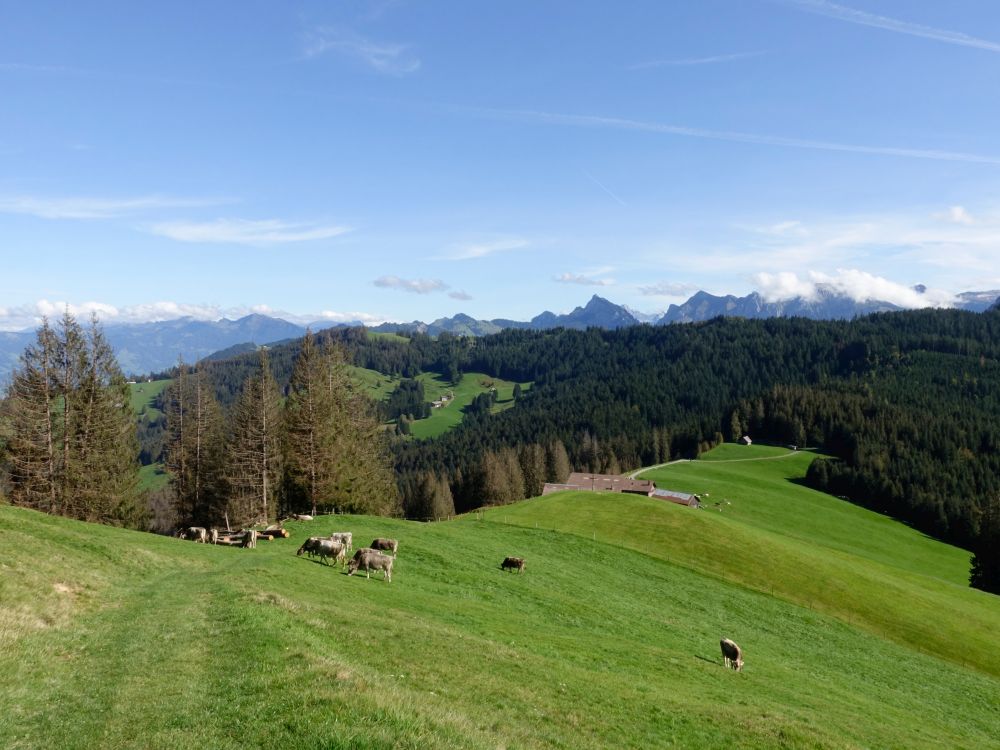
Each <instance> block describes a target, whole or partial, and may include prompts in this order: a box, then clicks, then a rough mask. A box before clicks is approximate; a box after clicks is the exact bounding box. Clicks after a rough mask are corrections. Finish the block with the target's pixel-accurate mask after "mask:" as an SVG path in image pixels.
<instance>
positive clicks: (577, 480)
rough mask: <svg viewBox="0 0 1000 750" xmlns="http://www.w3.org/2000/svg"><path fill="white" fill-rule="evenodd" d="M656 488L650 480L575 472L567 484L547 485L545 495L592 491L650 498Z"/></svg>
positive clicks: (543, 491) (550, 483)
mask: <svg viewBox="0 0 1000 750" xmlns="http://www.w3.org/2000/svg"><path fill="white" fill-rule="evenodd" d="M655 489H656V486H655V485H654V484H653V483H652V482H651V481H649V480H648V479H628V478H627V477H623V476H620V475H618V474H584V473H583V472H579V471H574V472H573V473H572V474H570V475H569V479H567V480H566V481H565V482H562V483H559V484H555V483H552V482H549V483H546V485H545V487H544V488H543V489H542V494H543V495H548V494H549V493H551V492H560V491H562V490H591V491H593V492H631V493H633V494H636V495H645V496H646V497H650V496H651V495H652V494H653V491H654V490H655Z"/></svg>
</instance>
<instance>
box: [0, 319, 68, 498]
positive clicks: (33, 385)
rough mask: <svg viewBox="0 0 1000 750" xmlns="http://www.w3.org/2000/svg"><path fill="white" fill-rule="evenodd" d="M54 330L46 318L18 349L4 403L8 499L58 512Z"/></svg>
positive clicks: (58, 486)
mask: <svg viewBox="0 0 1000 750" xmlns="http://www.w3.org/2000/svg"><path fill="white" fill-rule="evenodd" d="M56 348H57V347H56V335H55V332H54V331H53V330H52V328H51V326H50V325H49V322H48V320H47V319H43V320H42V325H41V327H40V328H39V329H38V331H37V332H36V334H35V344H34V345H31V346H28V347H27V348H26V349H25V350H24V353H23V354H22V355H21V366H20V368H18V369H17V370H16V371H15V372H14V375H13V378H12V380H11V383H10V387H9V388H8V391H7V400H6V401H5V403H4V406H5V412H6V417H7V419H8V421H9V428H8V429H9V431H10V438H9V440H8V444H7V454H8V457H9V458H8V460H9V463H10V499H11V501H12V502H13V503H14V504H15V505H21V506H24V507H26V508H34V509H35V510H41V511H45V512H47V513H58V512H59V510H60V509H59V504H58V503H59V494H60V488H61V485H60V482H59V479H58V473H57V469H56V451H57V450H58V447H57V439H56V435H55V429H56V428H55V414H54V409H55V407H56V388H55V366H56Z"/></svg>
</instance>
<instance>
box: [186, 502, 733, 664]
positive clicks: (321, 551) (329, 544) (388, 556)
mask: <svg viewBox="0 0 1000 750" xmlns="http://www.w3.org/2000/svg"><path fill="white" fill-rule="evenodd" d="M310 520H311V519H310ZM177 536H178V537H179V538H181V539H189V540H191V541H195V542H201V543H203V544H208V543H215V542H216V540H217V539H218V531H217V530H216V529H211V530H209V529H205V528H203V527H201V526H191V527H188V528H185V529H182V530H180V531H179V532H178V533H177ZM256 536H257V535H256V533H252V534H251V538H252V542H250V544H244V546H254V547H256V546H257V545H256ZM353 547H354V535H353V534H352V533H351V532H350V531H335V532H334V533H332V534H330V535H329V536H311V537H309V538H308V539H306V540H305V542H303V543H302V546H301V547H299V549H298V551H297V552H296V553H295V554H296V555H299V556H301V555H302V554H303V553H305V554H307V555H309V556H310V557H318V558H319V561H320V563H322V564H327V565H333V564H335V563H340V564H341V565H343V566H345V568H346V571H347V575H351V576H352V575H354V574H355V573H356V572H358V571H359V570H363V571H364V572H365V576H366V577H367V578H371V573H372V571H373V570H374V571H379V570H381V571H382V578H383V580H385V582H386V583H391V582H392V566H393V564H394V563H395V561H396V554H397V552H398V551H399V542H398V541H397V540H396V539H385V538H382V537H379V538H376V539H373V540H372V543H371V545H370V546H368V547H362V548H360V549H358V550H355V552H354V556H353V557H352V558H351V560H350V561H349V562H348V560H347V554H348V553H349V552H350V551H351V550H352V549H353ZM331 560H332V561H333V562H330V561H331ZM524 567H525V563H524V558H523V557H505V558H504V560H503V562H501V563H500V569H501V570H505V571H506V570H511V571H517V572H518V573H523V572H524ZM719 646H720V648H721V649H722V661H723V664H724V665H725V666H726V667H728V668H731V669H734V670H736V671H737V672H741V671H743V650H742V649H741V648H740V647H739V646H738V645H737V644H736V643H735V642H734V641H732V640H730V639H729V638H723V639H722V640H721V641H719Z"/></svg>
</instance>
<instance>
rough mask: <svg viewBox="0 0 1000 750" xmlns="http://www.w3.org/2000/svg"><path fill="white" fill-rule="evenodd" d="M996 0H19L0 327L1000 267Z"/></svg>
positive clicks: (425, 309) (522, 299) (11, 58)
mask: <svg viewBox="0 0 1000 750" xmlns="http://www.w3.org/2000/svg"><path fill="white" fill-rule="evenodd" d="M997 80H1000V7H998V6H997V5H996V4H995V3H993V2H985V1H981V2H971V1H962V0H955V1H954V2H949V3H941V2H936V1H934V2H931V1H928V2H919V1H917V0H910V1H907V2H903V1H902V0H894V1H890V0H851V2H850V3H849V4H847V5H842V4H838V3H833V2H826V1H825V0H738V1H737V0H699V2H697V3H691V2H666V1H664V0H659V1H657V2H629V3H607V2H600V3H598V2H578V1H577V2H540V1H538V0H532V1H531V2H508V3H490V4H487V3H469V2H445V1H443V0H442V1H440V2H434V3H427V2H415V1H412V2H406V1H404V0H399V1H396V2H394V1H392V0H383V1H381V2H379V1H376V0H372V1H370V2H361V1H360V0H359V1H357V2H338V3H329V2H316V3H281V2H270V3H268V2H240V3H235V2H230V3H223V2H219V3H191V2H180V1H178V2H173V3H157V4H151V3H134V2H90V3H85V4H84V3H66V2H64V3H48V2H44V1H38V2H32V3H16V2H0V260H2V269H0V328H17V327H22V326H25V325H30V324H31V323H32V322H33V320H34V318H35V317H36V316H37V315H38V314H40V313H44V312H53V311H58V310H60V309H61V308H62V306H63V305H65V304H70V305H72V306H73V309H74V310H78V311H81V312H83V311H86V310H88V309H97V310H99V311H100V312H101V313H102V314H103V315H104V316H105V318H106V320H109V321H110V320H145V319H150V318H156V317H161V318H162V317H175V316H176V315H178V314H195V315H199V316H205V317H213V316H214V317H218V316H219V315H222V314H229V315H235V314H239V313H242V312H246V311H249V310H262V311H271V312H277V311H280V312H282V313H287V314H290V315H294V316H299V318H300V319H302V320H308V319H316V318H319V317H321V316H326V317H329V318H332V319H355V318H363V319H368V320H385V319H392V320H411V319H415V318H420V319H424V320H430V319H433V318H436V317H439V316H443V315H450V314H453V313H456V312H459V311H462V312H466V313H469V314H471V315H474V316H476V317H482V318H491V317H515V318H528V317H530V316H532V315H534V314H536V313H538V312H540V311H542V310H543V309H551V310H556V311H565V310H568V309H570V308H572V307H574V306H575V305H577V304H582V303H584V302H585V301H586V300H587V299H588V298H589V297H590V295H592V294H595V293H596V294H600V295H602V296H605V297H607V298H609V299H611V300H612V301H615V302H618V303H622V304H627V305H629V306H631V307H633V308H636V309H639V310H643V311H654V310H662V309H665V308H666V306H667V305H668V304H670V303H671V302H677V301H680V300H682V299H684V298H686V297H687V296H688V295H689V294H690V293H691V292H692V291H693V290H695V289H699V288H700V289H706V290H708V291H711V292H715V293H727V292H732V293H739V294H744V293H746V292H748V291H750V290H752V289H758V290H760V291H762V292H763V293H765V294H766V295H767V296H769V297H771V298H779V297H782V296H790V295H794V294H803V293H804V294H809V293H811V291H812V290H813V289H814V288H815V284H816V283H818V282H824V283H829V284H833V285H834V286H836V287H837V288H839V289H841V290H842V291H844V292H845V293H848V294H852V295H854V296H856V297H858V298H864V297H866V296H879V297H881V298H886V299H892V300H894V301H898V302H900V303H902V304H912V305H916V304H920V303H921V299H919V298H917V297H916V296H915V295H913V294H912V293H911V292H910V291H909V290H908V287H909V286H910V285H913V284H917V283H924V284H926V285H927V286H928V287H930V288H931V289H932V290H933V291H932V294H930V295H929V296H928V297H927V298H926V299H925V300H923V301H924V302H926V301H928V300H932V301H935V302H939V303H947V301H948V299H949V298H950V295H952V294H954V293H956V292H960V291H965V290H971V289H977V290H978V289H992V288H1000V189H998V188H1000V143H998V130H997V122H998V114H1000V112H998V109H1000V106H998V105H1000V100H998V97H997V94H996V81H997Z"/></svg>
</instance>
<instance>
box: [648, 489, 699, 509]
mask: <svg viewBox="0 0 1000 750" xmlns="http://www.w3.org/2000/svg"><path fill="white" fill-rule="evenodd" d="M650 497H653V498H656V499H657V500H666V501H667V502H668V503H677V504H678V505H686V506H687V507H689V508H697V507H699V506H700V505H701V502H700V498H699V497H698V496H697V495H690V494H688V493H687V492H677V491H676V490H653V494H652V495H650Z"/></svg>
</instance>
